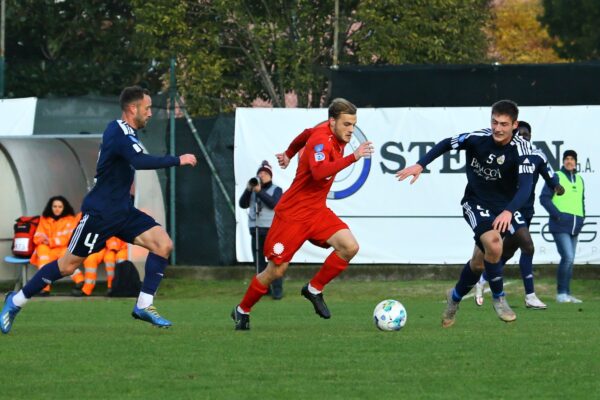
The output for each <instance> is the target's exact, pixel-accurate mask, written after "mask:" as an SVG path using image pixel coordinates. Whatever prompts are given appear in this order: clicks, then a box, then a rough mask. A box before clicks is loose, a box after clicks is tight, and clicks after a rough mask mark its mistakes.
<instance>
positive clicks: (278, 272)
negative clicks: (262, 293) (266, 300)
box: [271, 268, 285, 280]
mask: <svg viewBox="0 0 600 400" xmlns="http://www.w3.org/2000/svg"><path fill="white" fill-rule="evenodd" d="M284 275H285V269H283V268H273V270H272V271H271V277H272V278H273V280H275V279H280V278H283V276H284Z"/></svg>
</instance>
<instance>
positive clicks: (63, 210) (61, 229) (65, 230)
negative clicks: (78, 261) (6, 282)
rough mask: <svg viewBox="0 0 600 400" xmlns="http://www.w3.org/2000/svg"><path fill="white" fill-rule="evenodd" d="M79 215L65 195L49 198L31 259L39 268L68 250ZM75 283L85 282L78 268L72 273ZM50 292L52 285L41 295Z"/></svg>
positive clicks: (34, 239) (34, 240)
mask: <svg viewBox="0 0 600 400" xmlns="http://www.w3.org/2000/svg"><path fill="white" fill-rule="evenodd" d="M79 218H80V217H79V216H76V215H75V212H74V211H73V207H72V206H71V204H70V203H69V201H68V200H67V199H65V198H64V197H63V196H54V197H51V198H50V200H48V203H47V204H46V207H45V208H44V211H43V212H42V216H41V217H40V223H39V225H38V227H37V230H36V232H35V235H34V236H33V242H34V243H35V245H36V248H35V251H34V253H33V255H32V256H31V259H30V260H29V261H30V262H31V264H33V265H35V266H36V267H37V269H40V268H42V267H43V266H44V265H46V264H48V263H50V262H52V261H54V260H57V259H59V258H60V257H62V256H63V255H64V254H65V252H66V251H67V246H68V245H69V239H70V238H71V234H72V233H73V230H74V229H75V227H76V226H77V224H78V222H79ZM71 279H72V280H73V282H75V285H82V284H83V274H82V273H81V270H79V268H78V269H76V270H75V272H74V273H73V274H72V275H71ZM49 294H50V285H48V286H46V287H45V288H44V290H43V291H42V293H41V295H46V296H47V295H49Z"/></svg>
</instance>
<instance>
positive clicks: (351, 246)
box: [341, 241, 360, 261]
mask: <svg viewBox="0 0 600 400" xmlns="http://www.w3.org/2000/svg"><path fill="white" fill-rule="evenodd" d="M359 248H360V246H359V245H358V243H357V242H356V241H353V242H351V243H347V244H346V245H345V246H344V247H343V248H342V249H341V253H342V255H343V256H344V258H345V259H346V260H348V261H350V260H351V259H352V258H353V257H354V256H355V255H356V254H357V253H358V250H359Z"/></svg>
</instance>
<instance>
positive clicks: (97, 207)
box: [0, 86, 196, 333]
mask: <svg viewBox="0 0 600 400" xmlns="http://www.w3.org/2000/svg"><path fill="white" fill-rule="evenodd" d="M120 103H121V109H122V110H123V114H122V117H121V119H119V120H115V121H112V122H111V123H109V124H108V126H107V127H106V130H105V131H104V134H103V136H102V144H101V146H100V154H99V156H98V163H97V166H96V178H95V185H94V187H93V188H92V190H91V191H90V192H89V193H88V194H87V195H86V196H85V198H84V200H83V204H82V206H81V211H82V214H83V216H82V218H81V221H80V222H79V225H78V226H77V228H76V229H75V231H74V232H73V235H72V237H71V241H70V243H69V248H68V251H67V253H66V254H65V255H64V256H63V257H61V258H60V259H58V260H57V261H54V262H51V263H49V264H46V265H45V266H43V267H42V268H41V269H40V270H39V271H38V272H37V273H36V274H35V275H34V276H33V278H31V280H30V281H29V282H28V283H27V284H26V285H25V286H24V287H23V289H22V290H20V291H19V292H18V293H14V292H10V293H8V294H7V296H6V299H5V301H4V307H3V309H2V312H1V314H0V327H1V329H2V333H8V332H9V331H10V329H11V327H12V323H13V321H14V319H15V317H16V315H17V314H18V312H19V311H20V310H21V308H22V307H23V306H24V305H25V304H26V303H27V301H28V300H29V299H30V298H31V297H32V296H33V295H35V294H36V293H39V292H40V291H41V290H42V288H43V287H44V286H46V285H47V284H50V283H52V282H54V281H56V280H58V279H60V278H62V277H64V276H68V275H71V273H72V272H73V271H74V270H75V268H77V266H79V265H81V262H82V261H83V260H84V258H85V257H87V256H88V255H89V254H92V253H95V252H97V251H98V250H100V249H101V248H103V247H104V244H105V242H106V240H107V239H108V238H110V237H111V236H117V237H118V238H120V239H122V240H124V241H125V242H128V243H133V244H136V245H138V246H142V247H145V248H146V249H148V250H149V254H148V258H147V259H146V266H145V272H146V275H145V277H144V282H143V284H142V290H141V292H140V295H139V297H138V300H137V303H136V305H135V306H134V308H133V311H132V316H133V317H134V318H136V319H140V320H143V321H146V322H149V323H151V324H152V325H155V326H159V327H168V326H171V322H170V321H168V320H167V319H165V318H162V317H161V316H160V315H159V314H158V312H157V311H156V308H155V307H154V306H153V300H154V294H155V293H156V290H157V289H158V285H159V284H160V281H161V280H162V277H163V272H164V270H165V268H166V266H167V264H168V260H167V259H168V257H169V255H170V253H171V250H172V248H173V242H172V241H171V238H170V237H169V235H168V234H167V232H166V231H165V230H164V228H163V227H162V226H160V225H159V224H158V223H157V222H156V221H155V220H154V219H153V218H152V217H150V216H149V215H147V214H145V213H143V212H142V211H140V210H138V209H137V208H135V207H134V206H133V201H132V198H131V195H130V188H131V185H132V184H133V179H134V175H135V170H136V169H160V168H167V167H174V166H183V165H191V166H195V165H196V157H195V156H194V155H193V154H184V155H182V156H179V157H173V156H164V157H155V156H151V155H148V154H144V153H143V150H142V147H141V144H140V142H139V139H138V137H137V134H136V131H137V130H138V129H141V128H143V127H144V126H146V123H147V122H148V120H149V119H150V117H151V116H152V110H151V107H152V99H151V98H150V93H149V92H148V90H146V89H142V88H141V87H139V86H132V87H127V88H125V89H124V90H123V92H122V93H121V96H120Z"/></svg>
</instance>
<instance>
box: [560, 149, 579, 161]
mask: <svg viewBox="0 0 600 400" xmlns="http://www.w3.org/2000/svg"><path fill="white" fill-rule="evenodd" d="M567 157H573V158H574V159H575V161H577V152H576V151H575V150H565V152H564V153H563V161H565V158H567Z"/></svg>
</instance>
